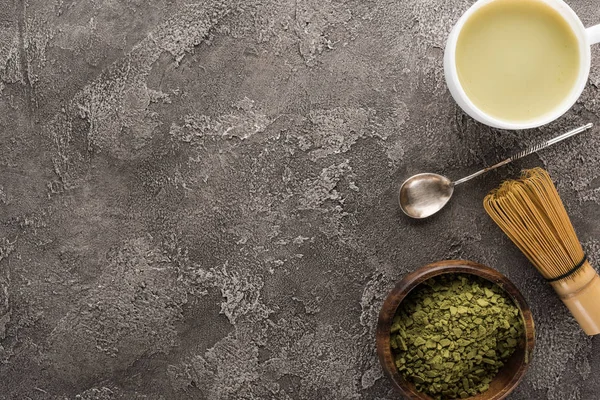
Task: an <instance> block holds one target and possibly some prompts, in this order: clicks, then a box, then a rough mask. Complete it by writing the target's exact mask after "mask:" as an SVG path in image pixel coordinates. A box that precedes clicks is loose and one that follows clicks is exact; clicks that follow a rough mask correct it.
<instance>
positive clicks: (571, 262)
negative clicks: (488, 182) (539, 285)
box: [483, 168, 600, 335]
mask: <svg viewBox="0 0 600 400" xmlns="http://www.w3.org/2000/svg"><path fill="white" fill-rule="evenodd" d="M483 206H484V208H485V210H486V211H487V213H488V214H489V215H490V217H492V219H493V220H494V222H496V224H498V226H499V227H500V229H502V230H503V231H504V233H505V234H506V235H507V236H508V237H509V238H510V239H511V240H512V241H513V242H514V243H515V244H516V245H517V247H519V249H520V250H521V251H522V252H523V254H525V256H527V258H528V259H529V261H531V263H532V264H533V265H534V266H535V267H536V268H537V270H538V271H539V272H540V273H541V274H542V275H543V276H544V278H546V280H547V281H548V282H549V283H550V285H552V287H553V288H554V290H555V291H556V292H557V294H558V295H559V296H560V298H561V300H562V301H563V303H565V305H566V306H567V307H568V308H569V310H570V311H571V313H572V314H573V316H574V317H575V319H576V320H577V322H578V323H579V324H580V325H581V327H582V328H583V330H584V331H585V333H586V334H588V335H597V334H600V276H598V274H597V273H596V271H595V270H594V268H592V266H591V265H590V264H589V262H588V260H587V256H586V254H585V253H584V251H583V248H582V247H581V243H580V242H579V239H577V235H576V233H575V230H574V229H573V225H572V224H571V220H570V219H569V216H568V215H567V212H566V210H565V207H564V205H563V203H562V201H561V199H560V196H559V195H558V192H557V190H556V187H555V186H554V184H553V183H552V179H551V178H550V175H548V173H547V172H546V171H545V170H543V169H541V168H534V169H531V170H526V171H523V174H522V176H521V179H519V180H511V181H507V182H504V183H503V184H502V185H501V186H500V187H499V188H498V189H496V190H494V191H492V192H491V193H490V194H488V195H487V196H486V198H485V200H484V201H483Z"/></svg>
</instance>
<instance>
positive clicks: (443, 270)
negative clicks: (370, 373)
mask: <svg viewBox="0 0 600 400" xmlns="http://www.w3.org/2000/svg"><path fill="white" fill-rule="evenodd" d="M451 273H455V274H457V273H458V274H460V273H462V274H471V275H476V276H479V277H481V278H483V279H486V280H488V281H490V282H492V283H495V284H497V285H498V286H500V287H501V288H502V289H503V290H504V291H505V292H506V293H507V294H508V295H509V296H510V298H511V299H512V300H513V302H514V303H515V305H516V306H517V307H518V308H519V310H520V312H521V315H522V317H523V322H524V330H525V331H524V337H525V343H524V349H525V354H524V360H525V362H523V363H521V364H520V365H519V367H518V369H517V370H516V371H515V372H514V375H513V376H512V378H511V380H510V381H509V382H508V383H507V384H506V385H505V386H504V387H503V388H502V390H500V391H498V393H496V394H494V395H493V396H491V397H490V396H489V394H488V396H482V395H485V394H486V393H487V392H484V393H482V394H480V395H477V396H471V397H468V398H467V399H468V400H476V399H486V400H501V399H504V398H506V396H508V395H509V394H510V393H511V392H512V391H513V390H514V389H515V388H516V387H517V386H518V384H519V383H520V382H521V380H522V379H523V377H524V376H525V373H526V372H527V370H528V369H529V366H530V365H531V360H532V357H533V350H534V347H535V324H534V321H533V316H532V314H531V309H530V308H529V305H528V304H527V302H526V300H525V298H524V297H523V295H522V294H521V292H520V291H519V289H518V288H517V287H516V286H515V285H514V284H513V283H512V282H511V281H510V280H509V279H508V278H507V277H506V276H504V275H503V274H502V273H500V272H498V271H496V270H495V269H493V268H490V267H488V266H486V265H483V264H479V263H476V262H473V261H468V260H444V261H438V262H434V263H431V264H428V265H425V266H422V267H420V268H418V269H416V270H415V271H413V272H411V273H409V274H407V275H406V276H404V278H402V279H401V280H400V281H399V282H398V283H397V284H396V286H395V287H394V288H393V289H392V290H391V291H390V293H389V294H388V295H387V297H386V299H385V300H384V303H383V305H382V307H381V311H380V312H379V319H378V321H377V354H378V356H379V362H380V364H381V367H382V369H383V371H384V372H385V375H386V376H387V377H388V379H390V380H391V381H392V382H393V384H394V387H395V388H396V390H398V391H399V392H400V393H402V394H403V395H404V396H406V397H407V398H412V399H432V398H431V397H430V396H428V395H426V394H425V393H421V392H417V391H416V389H415V388H414V385H412V384H411V383H408V382H407V381H406V380H404V378H402V376H401V375H400V373H399V372H398V369H397V368H396V365H395V364H394V358H393V354H392V351H391V346H390V329H391V325H392V320H393V317H394V315H395V314H396V310H397V309H398V306H399V305H400V303H401V302H402V301H403V300H404V299H405V298H406V296H407V295H408V294H409V293H410V292H411V291H412V290H413V289H414V288H416V287H417V286H419V285H420V284H421V283H423V282H424V281H426V280H428V279H430V278H433V277H435V276H439V275H443V274H451Z"/></svg>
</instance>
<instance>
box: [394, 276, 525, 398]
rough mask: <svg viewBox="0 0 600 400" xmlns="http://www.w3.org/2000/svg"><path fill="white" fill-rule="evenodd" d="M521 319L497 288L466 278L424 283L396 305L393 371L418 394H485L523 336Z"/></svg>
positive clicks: (438, 278)
mask: <svg viewBox="0 0 600 400" xmlns="http://www.w3.org/2000/svg"><path fill="white" fill-rule="evenodd" d="M523 334H524V327H523V318H522V316H521V313H520V311H519V309H518V308H517V307H516V306H515V304H514V303H513V301H512V300H511V299H510V298H509V297H508V295H507V294H506V293H505V292H504V291H503V290H502V289H501V288H500V287H498V286H497V285H495V284H493V283H491V282H489V281H486V280H484V279H481V278H477V277H475V276H472V275H462V274H448V275H441V276H439V277H435V278H432V279H429V280H427V281H425V282H424V283H422V284H421V285H419V286H418V287H417V288H415V289H414V290H413V291H412V292H410V294H409V295H408V296H407V297H406V299H405V300H404V301H403V302H402V303H401V304H400V307H399V308H398V311H397V312H396V316H395V317H394V321H393V324H392V328H391V337H390V339H391V346H392V351H393V353H394V357H395V363H396V367H397V368H398V371H399V372H400V373H401V374H402V375H403V376H404V378H405V379H407V380H408V381H411V382H413V383H414V384H415V386H416V388H417V390H418V391H420V392H425V393H426V394H428V395H429V396H431V397H433V398H434V399H438V400H442V399H457V398H466V397H470V396H475V395H477V394H479V393H483V392H485V391H486V390H487V389H488V388H489V384H490V382H491V381H492V379H493V378H494V376H496V374H497V373H498V371H499V370H500V368H502V366H504V363H505V362H506V361H507V360H508V359H509V358H510V356H511V355H512V354H513V353H514V351H515V350H516V349H517V347H518V345H519V340H520V339H521V338H523Z"/></svg>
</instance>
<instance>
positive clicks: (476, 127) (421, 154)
mask: <svg viewBox="0 0 600 400" xmlns="http://www.w3.org/2000/svg"><path fill="white" fill-rule="evenodd" d="M569 3H570V4H571V5H572V6H573V8H574V9H575V10H576V11H577V12H578V13H579V14H580V15H581V17H582V19H583V20H584V22H585V23H586V24H588V25H589V24H592V23H595V22H600V7H599V6H598V2H597V1H596V0H594V1H591V0H569ZM470 4H471V1H469V0H395V1H390V0H373V1H365V0H350V1H332V0H228V1H208V0H207V1H193V0H81V1H75V0H0V6H1V7H0V78H1V83H0V138H1V142H0V143H1V152H0V168H1V170H0V172H1V175H0V177H1V178H0V215H1V225H0V227H1V228H0V229H1V231H0V260H1V261H0V398H1V399H66V398H68V399H210V400H212V399H215V400H218V399H223V400H225V399H283V400H286V399H309V400H320V399H373V400H374V399H394V398H396V395H395V394H394V392H393V391H392V388H391V385H390V383H389V382H388V381H387V380H386V379H385V378H383V377H382V373H381V370H380V367H379V365H378V361H377V358H376V355H375V341H374V328H375V324H376V318H377V313H378V311H379V307H380V305H381V303H382V300H383V298H384V296H385V295H386V293H387V292H388V290H389V289H390V288H391V287H392V286H393V285H394V283H395V282H396V281H397V280H399V279H400V278H401V277H402V276H403V275H404V274H405V273H406V272H408V271H411V270H413V269H415V268H417V267H418V266H420V265H423V264H426V263H429V262H432V261H436V260H439V259H447V258H467V259H472V260H474V261H479V262H483V263H486V264H488V265H490V266H492V267H494V268H497V269H498V270H500V271H501V272H503V273H505V274H507V275H508V276H509V277H510V278H511V279H512V280H513V281H514V282H515V283H516V285H517V286H518V287H519V288H520V289H521V290H522V291H523V294H524V295H525V297H526V298H527V300H528V301H529V302H530V304H531V307H532V309H533V312H534V316H535V319H536V323H537V327H538V347H537V350H536V354H535V360H534V361H533V365H532V366H531V369H530V371H529V373H528V375H527V377H526V379H525V380H524V382H523V384H522V385H521V386H520V387H519V389H518V390H517V391H516V392H515V393H514V394H513V395H512V396H511V399H512V400H516V399H549V400H579V399H582V400H596V399H598V398H599V397H600V395H599V393H600V378H598V371H599V370H600V340H599V339H597V338H596V339H591V338H588V337H586V336H585V335H584V334H583V333H582V332H581V331H580V329H579V328H578V326H577V325H576V324H575V323H574V321H573V320H572V318H571V317H570V316H569V314H568V313H567V311H566V310H565V308H564V307H563V306H562V304H561V303H560V302H559V301H558V300H557V299H556V297H555V296H554V294H553V293H552V291H551V289H550V288H548V287H547V286H545V284H544V282H543V281H542V279H541V278H540V276H539V275H538V274H537V273H536V271H535V270H534V269H533V268H532V267H531V266H530V265H529V264H528V263H527V261H526V260H525V259H524V258H523V257H522V256H521V255H520V254H519V253H518V251H517V250H516V249H515V248H514V247H513V246H512V245H511V243H510V242H509V241H508V240H507V239H506V238H505V237H503V235H502V234H501V232H500V231H499V230H498V229H497V228H496V227H495V226H494V225H493V223H492V222H491V220H490V219H489V218H488V217H487V216H486V214H485V213H484V211H483V209H482V206H481V201H482V198H483V196H484V195H485V194H486V193H487V192H488V190H490V189H491V188H493V187H494V186H496V185H498V184H499V183H500V182H501V180H502V179H504V178H508V177H514V176H516V175H517V173H518V171H519V169H520V168H523V167H528V166H534V165H542V166H545V167H546V168H548V169H549V170H550V172H551V174H552V175H553V177H554V178H555V179H556V180H557V182H558V186H559V189H560V191H561V192H562V195H563V196H564V199H565V202H566V204H567V206H568V209H569V211H570V214H571V215H572V218H573V221H574V223H575V225H576V227H577V228H578V231H579V234H580V239H581V240H582V242H584V243H585V245H586V248H587V249H588V250H589V253H590V256H591V258H592V259H593V260H594V261H595V262H596V264H597V265H598V264H599V263H600V238H599V236H598V235H599V234H600V226H599V224H598V222H597V220H598V217H599V216H600V150H599V145H600V136H599V132H600V131H599V130H598V129H596V130H595V131H593V132H588V133H586V134H585V135H583V136H581V137H578V138H575V139H572V140H570V141H569V142H568V143H566V144H564V145H561V146H559V147H556V148H553V149H550V150H547V151H544V152H543V154H541V155H539V156H532V157H530V158H528V159H527V160H525V161H523V162H520V163H517V164H516V165H514V166H511V167H508V168H505V169H503V170H501V171H499V172H495V173H492V174H490V175H489V176H487V177H486V178H483V179H479V180H477V181H475V182H473V183H471V184H469V185H465V186H464V187H461V188H460V190H457V193H456V197H455V198H454V199H453V202H452V204H451V205H450V207H448V208H447V209H445V210H444V211H443V212H442V213H440V214H439V215H437V216H435V217H434V218H432V219H430V220H428V221H425V222H418V223H417V222H413V221H409V220H407V219H406V218H405V217H403V216H402V215H401V213H400V212H399V209H398V207H397V204H396V193H397V189H398V183H399V182H400V181H401V180H402V179H403V178H404V177H406V176H407V175H409V174H412V173H416V172H420V171H438V172H442V173H445V174H448V175H449V176H451V177H460V176H462V175H465V174H468V173H470V172H472V171H474V170H476V169H478V168H480V167H482V166H484V165H485V164H487V163H492V162H494V161H497V160H499V159H502V158H504V157H505V156H508V155H509V154H510V153H511V152H513V151H515V150H517V149H520V148H522V147H524V146H525V145H527V144H531V143H533V142H534V141H536V140H540V139H542V138H549V137H551V136H553V135H555V134H557V133H559V132H562V131H564V130H565V129H568V128H571V127H575V126H578V125H580V124H583V123H586V122H589V121H592V122H595V123H600V118H599V117H598V112H599V111H600V98H599V90H600V89H599V88H600V68H596V67H595V68H593V71H592V74H591V77H590V83H589V85H588V86H587V88H586V90H585V92H584V94H583V96H582V98H581V99H580V101H579V102H578V103H577V105H576V106H575V107H574V109H573V110H572V111H570V112H569V113H568V114H567V115H566V116H564V117H563V118H561V119H560V120H559V121H558V122H556V123H554V124H552V125H550V126H547V127H544V128H543V129H539V130H533V131H529V132H501V131H496V130H492V129H489V128H486V127H484V126H482V125H480V124H478V123H475V122H474V121H473V120H471V119H470V118H468V117H467V116H465V115H464V114H463V113H462V112H461V111H460V110H459V109H458V108H457V106H456V105H455V104H454V103H453V101H452V98H451V97H450V94H449V93H448V91H447V89H446V85H445V82H444V78H443V70H442V55H443V48H444V43H445V38H446V36H447V34H448V32H449V30H450V28H451V26H452V25H453V23H454V22H455V21H456V19H457V18H458V16H459V15H460V14H461V13H462V12H463V11H464V10H465V9H466V8H467V7H468V6H469V5H470ZM593 57H594V65H595V66H597V67H600V47H597V48H595V49H594V50H593Z"/></svg>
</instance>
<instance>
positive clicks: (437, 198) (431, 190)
mask: <svg viewBox="0 0 600 400" xmlns="http://www.w3.org/2000/svg"><path fill="white" fill-rule="evenodd" d="M452 193H454V184H453V183H452V181H450V179H448V178H446V177H445V176H442V175H438V174H432V173H425V174H417V175H414V176H411V177H410V178H408V179H407V180H406V181H405V182H404V183H403V184H402V186H401V187H400V199H399V200H400V208H401V209H402V211H403V212H404V213H405V214H406V215H408V216H409V217H411V218H416V219H422V218H427V217H430V216H432V215H433V214H435V213H436V212H438V211H440V210H441V209H442V208H443V207H444V206H445V205H446V203H448V201H450V198H451V197H452Z"/></svg>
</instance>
